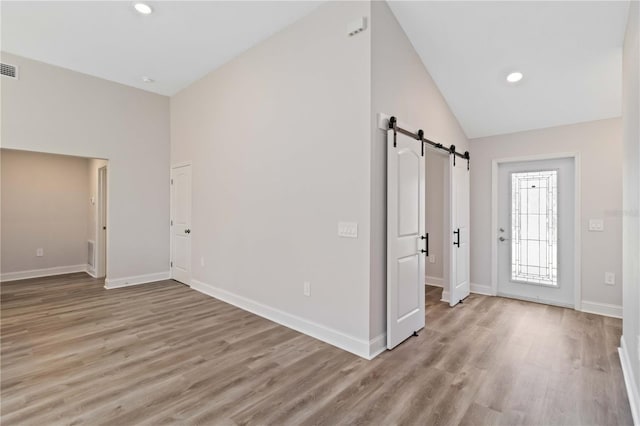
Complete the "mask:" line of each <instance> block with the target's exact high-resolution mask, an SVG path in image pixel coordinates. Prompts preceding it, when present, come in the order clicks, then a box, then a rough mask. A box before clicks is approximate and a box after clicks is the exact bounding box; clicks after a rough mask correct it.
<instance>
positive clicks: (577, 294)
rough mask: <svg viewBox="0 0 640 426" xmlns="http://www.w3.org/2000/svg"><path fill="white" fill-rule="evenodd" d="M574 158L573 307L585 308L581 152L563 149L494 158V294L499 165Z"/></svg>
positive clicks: (493, 287)
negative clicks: (557, 151)
mask: <svg viewBox="0 0 640 426" xmlns="http://www.w3.org/2000/svg"><path fill="white" fill-rule="evenodd" d="M564 158H568V159H572V160H573V173H574V188H573V192H574V201H573V202H574V207H573V208H574V212H573V214H574V242H573V245H574V257H573V263H574V265H573V269H574V270H573V276H574V283H573V297H574V302H573V303H574V304H573V308H574V309H575V310H577V311H579V310H582V279H581V267H582V254H581V251H582V250H581V241H582V237H581V234H580V233H581V231H582V214H581V211H580V210H581V209H580V203H581V197H580V192H581V190H580V153H579V152H560V153H555V154H537V155H526V156H518V157H506V158H496V159H493V160H492V161H491V294H492V295H493V296H497V295H498V168H499V166H500V165H501V164H507V163H519V162H525V161H544V160H558V159H564Z"/></svg>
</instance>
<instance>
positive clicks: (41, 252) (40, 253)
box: [36, 248, 44, 257]
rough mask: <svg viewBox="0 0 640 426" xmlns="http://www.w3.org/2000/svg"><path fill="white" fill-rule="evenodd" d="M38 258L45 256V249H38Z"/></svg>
mask: <svg viewBox="0 0 640 426" xmlns="http://www.w3.org/2000/svg"><path fill="white" fill-rule="evenodd" d="M36 256H38V257H42V256H44V249H41V248H38V249H36Z"/></svg>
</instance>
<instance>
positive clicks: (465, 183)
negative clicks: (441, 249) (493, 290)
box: [449, 155, 471, 306]
mask: <svg viewBox="0 0 640 426" xmlns="http://www.w3.org/2000/svg"><path fill="white" fill-rule="evenodd" d="M454 164H455V165H454ZM449 194H450V197H449V202H450V203H451V204H450V212H451V220H450V221H449V223H450V227H451V229H450V234H449V235H450V237H451V241H452V243H451V245H450V248H449V250H451V251H450V255H449V259H450V262H449V277H450V279H449V283H450V284H449V285H450V286H451V288H450V291H449V305H451V306H455V305H456V304H458V302H460V301H461V300H462V299H464V298H465V297H467V296H468V295H469V292H470V290H471V284H470V277H469V198H470V196H471V194H470V192H469V170H468V169H467V160H464V159H461V158H455V156H454V155H450V156H449Z"/></svg>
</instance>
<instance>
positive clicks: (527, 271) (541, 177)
mask: <svg viewBox="0 0 640 426" xmlns="http://www.w3.org/2000/svg"><path fill="white" fill-rule="evenodd" d="M511 279H512V280H513V281H520V282H525V283H531V284H541V285H548V286H557V285H558V172H557V170H547V171H540V172H522V173H512V174H511Z"/></svg>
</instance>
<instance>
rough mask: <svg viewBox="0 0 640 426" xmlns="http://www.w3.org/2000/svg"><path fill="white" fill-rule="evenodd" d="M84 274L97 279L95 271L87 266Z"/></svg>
mask: <svg viewBox="0 0 640 426" xmlns="http://www.w3.org/2000/svg"><path fill="white" fill-rule="evenodd" d="M85 272H86V273H87V274H89V275H91V276H92V277H93V278H98V275H97V274H96V270H95V269H93V268H92V267H91V266H89V265H87V270H86V271H85Z"/></svg>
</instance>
